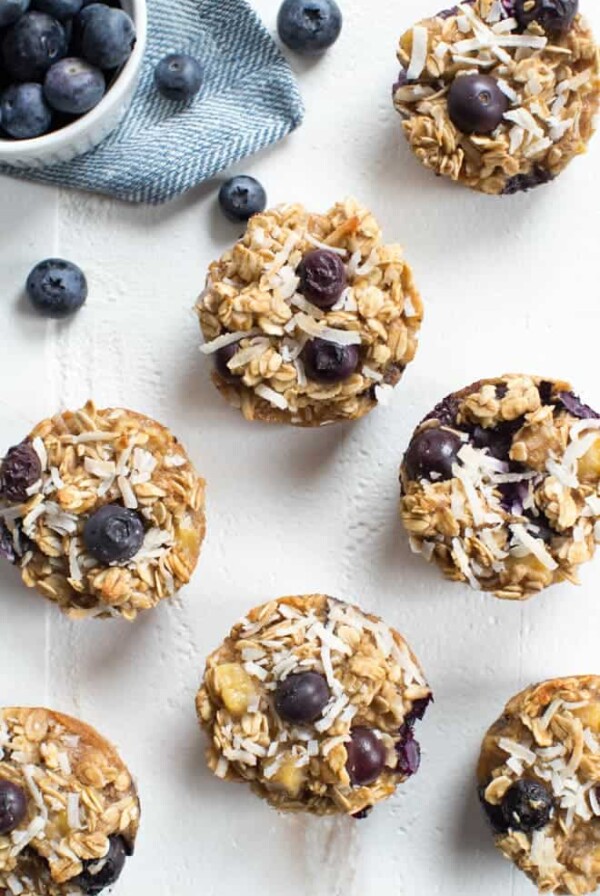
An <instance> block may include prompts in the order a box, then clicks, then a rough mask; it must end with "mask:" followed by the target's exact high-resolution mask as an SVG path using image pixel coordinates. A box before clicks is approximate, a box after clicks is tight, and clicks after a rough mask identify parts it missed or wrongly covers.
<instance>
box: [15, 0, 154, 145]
mask: <svg viewBox="0 0 600 896" xmlns="http://www.w3.org/2000/svg"><path fill="white" fill-rule="evenodd" d="M2 27H4V28H5V29H6V30H5V31H4V32H3V35H2V44H1V53H0V60H1V61H0V84H2V85H4V86H3V90H2V92H1V93H0V136H1V137H4V138H9V139H13V140H29V139H33V138H35V137H41V136H43V135H44V134H47V133H49V132H50V131H52V130H55V129H58V128H60V127H63V126H65V124H69V123H70V122H71V121H72V120H73V119H74V118H77V117H79V116H81V115H85V114H86V113H87V112H89V111H91V109H93V108H95V107H96V106H97V105H98V103H99V102H100V101H101V100H102V98H103V96H104V94H105V92H106V89H107V84H108V85H109V87H110V85H111V84H112V82H113V81H114V79H115V77H117V76H118V73H119V71H120V68H121V67H122V66H123V65H124V64H125V63H126V62H127V60H128V59H129V57H130V56H131V52H132V50H133V47H134V46H135V41H136V33H135V25H134V23H133V21H132V19H131V17H130V16H129V15H128V14H127V13H126V12H125V11H124V10H123V9H121V8H120V7H118V6H114V5H108V4H107V3H104V2H92V3H90V2H84V0H31V3H30V2H29V0H0V28H2Z"/></svg>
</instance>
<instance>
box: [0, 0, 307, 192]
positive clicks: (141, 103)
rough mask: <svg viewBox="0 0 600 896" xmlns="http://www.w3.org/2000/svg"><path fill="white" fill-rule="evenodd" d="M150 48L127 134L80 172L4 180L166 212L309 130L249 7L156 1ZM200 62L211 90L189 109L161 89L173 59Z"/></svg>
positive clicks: (241, 1) (124, 126) (72, 165)
mask: <svg viewBox="0 0 600 896" xmlns="http://www.w3.org/2000/svg"><path fill="white" fill-rule="evenodd" d="M148 13H149V40H148V48H147V51H146V58H145V61H144V67H143V72H142V77H141V81H140V84H139V86H138V89H137V93H136V95H135V97H134V100H133V104H132V106H131V109H130V110H129V112H128V113H127V115H126V117H125V118H124V120H123V122H122V123H121V125H120V127H119V128H118V130H117V131H116V132H115V133H114V134H112V135H111V136H110V137H109V138H108V139H107V140H106V141H105V142H104V143H103V144H102V145H101V146H99V147H98V148H97V149H95V150H93V151H92V152H91V153H88V154H87V155H85V156H82V157H80V158H78V159H74V160H73V161H71V162H63V163H60V164H58V165H53V166H51V167H48V168H43V169H41V170H21V169H16V168H12V167H9V166H0V173H3V174H11V175H15V176H16V177H23V178H26V179H27V180H34V181H40V182H42V183H47V184H54V185H57V186H65V187H76V188H78V189H81V190H90V191H92V192H95V193H105V194H106V195H108V196H114V197H116V198H117V199H124V200H127V201H129V202H146V203H151V204H157V203H161V202H166V201H167V200H169V199H173V198H174V197H176V196H180V195H181V194H182V193H185V191H186V190H189V189H190V188H191V187H194V186H196V185H197V184H199V183H201V182H202V181H204V180H206V179H207V178H209V177H212V176H213V175H215V174H216V173H217V172H219V171H222V170H223V169H225V168H227V167H229V166H230V165H232V164H233V163H234V162H237V161H239V160H240V159H242V158H244V157H245V156H247V155H249V154H250V153H253V152H256V151H257V150H259V149H262V148H263V147H265V146H268V145H269V144H271V143H274V142H275V141H277V140H280V139H281V138H282V137H284V136H285V135H286V134H289V133H290V131H292V130H294V128H296V127H298V125H299V124H301V122H302V116H303V112H304V110H303V107H302V100H301V98H300V93H299V91H298V85H297V84H296V81H295V79H294V76H293V74H292V72H291V69H290V67H289V65H288V64H287V62H286V60H285V59H284V57H283V56H282V54H281V53H280V51H279V49H278V47H277V45H276V44H275V42H274V41H273V39H272V38H271V36H270V35H269V33H268V32H267V30H266V28H265V27H264V25H263V24H262V22H261V21H260V19H259V18H258V16H257V15H256V13H255V12H254V11H253V10H252V9H251V8H250V6H248V4H247V3H246V2H245V0H177V2H174V0H148ZM172 52H184V53H191V54H192V55H193V56H196V57H197V58H198V59H199V60H200V61H201V62H202V63H203V65H204V67H205V78H206V80H205V84H204V87H203V89H202V93H201V94H200V95H199V97H198V98H196V100H195V101H193V102H191V103H190V104H188V105H184V106H183V107H181V106H180V105H178V104H177V103H173V102H170V101H169V100H166V99H163V98H162V97H161V96H160V95H159V93H158V92H157V90H156V89H155V87H154V67H155V65H156V63H157V62H158V61H159V60H160V59H161V58H162V57H163V56H165V55H166V54H167V53H172Z"/></svg>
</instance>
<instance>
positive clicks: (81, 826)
mask: <svg viewBox="0 0 600 896" xmlns="http://www.w3.org/2000/svg"><path fill="white" fill-rule="evenodd" d="M0 757H1V758H0V892H1V893H3V894H6V896H9V894H11V896H17V894H18V896H85V894H90V896H91V894H97V893H101V892H103V891H104V890H105V888H107V887H111V886H112V885H113V884H114V883H115V882H116V881H117V879H118V878H119V876H120V874H121V872H122V871H123V868H124V866H125V862H126V860H127V857H128V856H131V855H132V854H133V849H134V844H135V840H136V836H137V832H138V826H139V820H140V804H139V800H138V796H137V792H136V788H135V785H134V783H133V781H132V778H131V775H130V773H129V771H128V770H127V768H126V766H125V765H124V763H123V761H122V760H121V758H120V757H119V755H118V753H117V752H116V750H115V748H114V747H113V746H111V745H110V744H109V743H108V741H106V740H105V739H104V738H103V737H101V736H100V735H99V734H98V732H97V731H95V730H94V729H93V728H91V727H90V726H89V725H86V724H84V723H83V722H80V721H79V720H78V719H73V718H71V717H70V716H65V715H62V714H61V713H58V712H54V711H52V710H49V709H41V708H9V709H1V710H0Z"/></svg>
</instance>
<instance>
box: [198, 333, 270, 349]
mask: <svg viewBox="0 0 600 896" xmlns="http://www.w3.org/2000/svg"><path fill="white" fill-rule="evenodd" d="M260 332H261V331H260V330H259V329H258V328H256V329H254V330H245V331H244V330H238V331H237V332H235V333H223V335H222V336H217V338H216V339H213V340H212V341H211V342H205V343H204V345H201V346H200V351H201V352H202V354H203V355H212V354H213V353H214V352H218V351H219V349H220V348H225V346H227V345H232V344H233V343H234V342H239V341H240V339H248V338H249V337H250V336H258V335H259V334H260Z"/></svg>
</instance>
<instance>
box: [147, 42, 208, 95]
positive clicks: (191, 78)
mask: <svg viewBox="0 0 600 896" xmlns="http://www.w3.org/2000/svg"><path fill="white" fill-rule="evenodd" d="M203 77H204V71H203V69H202V66H201V65H200V63H199V62H198V60H197V59H194V57H193V56H189V55H186V54H185V53H171V54H170V55H169V56H165V57H164V59H161V61H160V62H159V63H158V65H157V66H156V69H155V71H154V80H155V82H156V86H157V87H158V90H159V92H160V93H161V94H162V96H164V97H165V98H166V99H168V100H173V101H174V102H180V103H183V102H186V101H187V100H190V99H192V97H194V96H196V94H197V93H199V91H200V88H201V87H202V80H203Z"/></svg>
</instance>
